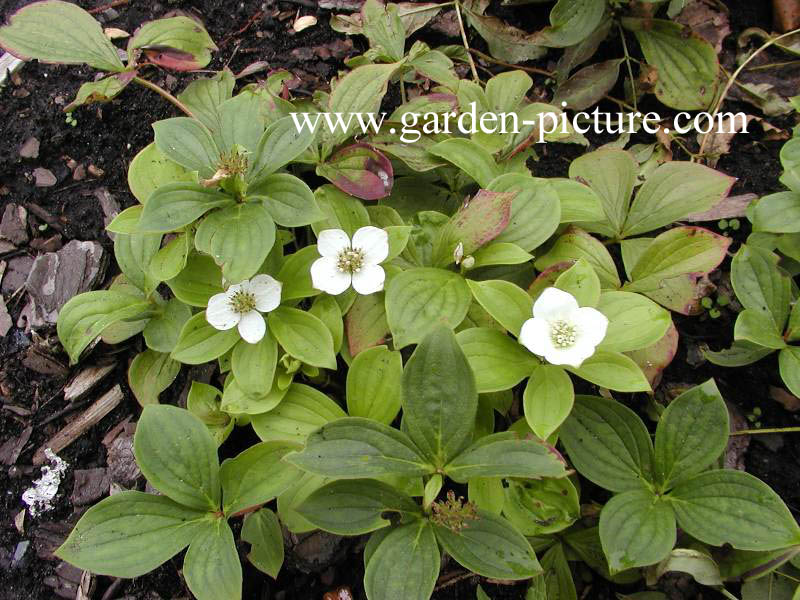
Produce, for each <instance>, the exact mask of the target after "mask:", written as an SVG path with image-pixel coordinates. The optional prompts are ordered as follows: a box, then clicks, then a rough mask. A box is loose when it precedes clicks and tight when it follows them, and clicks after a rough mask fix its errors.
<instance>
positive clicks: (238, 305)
mask: <svg viewBox="0 0 800 600" xmlns="http://www.w3.org/2000/svg"><path fill="white" fill-rule="evenodd" d="M230 304H231V308H232V309H233V311H234V312H237V313H239V314H241V315H243V314H245V313H249V312H250V311H251V310H255V308H256V297H255V296H254V295H253V294H251V293H250V292H244V291H242V290H239V291H238V292H236V293H235V294H233V297H232V298H231V299H230Z"/></svg>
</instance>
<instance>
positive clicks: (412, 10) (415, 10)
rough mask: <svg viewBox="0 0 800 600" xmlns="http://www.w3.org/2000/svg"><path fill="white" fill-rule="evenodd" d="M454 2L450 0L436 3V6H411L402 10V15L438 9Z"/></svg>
mask: <svg viewBox="0 0 800 600" xmlns="http://www.w3.org/2000/svg"><path fill="white" fill-rule="evenodd" d="M455 3H456V2H455V0H451V1H450V2H442V3H441V4H437V5H436V6H420V7H417V8H412V9H411V10H409V11H406V12H404V13H403V16H406V15H413V14H416V13H421V12H425V11H428V10H438V9H440V8H445V7H446V6H452V5H454V4H455Z"/></svg>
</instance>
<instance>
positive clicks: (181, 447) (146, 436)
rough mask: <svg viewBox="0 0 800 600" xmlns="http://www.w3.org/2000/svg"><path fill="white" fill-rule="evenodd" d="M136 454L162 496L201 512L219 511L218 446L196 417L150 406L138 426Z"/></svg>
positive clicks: (163, 405) (170, 407)
mask: <svg viewBox="0 0 800 600" xmlns="http://www.w3.org/2000/svg"><path fill="white" fill-rule="evenodd" d="M133 451H134V454H135V455H136V462H137V463H138V465H139V468H140V469H141V470H142V474H143V475H144V476H145V477H146V478H147V481H149V482H150V485H152V486H153V487H154V488H156V489H157V490H158V491H159V492H161V493H162V494H164V495H166V496H168V497H170V498H172V499H173V500H175V502H179V503H180V504H183V505H184V506H189V507H191V508H195V509H197V510H209V511H215V510H219V504H220V496H221V494H220V483H219V459H218V458H217V445H216V444H215V443H214V440H213V439H212V438H211V434H210V433H209V432H208V429H206V426H205V425H204V424H203V422H202V421H201V420H200V419H198V418H197V417H195V416H194V415H193V414H192V413H190V412H189V411H187V410H184V409H182V408H178V407H176V406H169V405H166V404H148V405H147V406H145V407H144V410H142V416H141V417H140V418H139V423H138V424H137V426H136V435H135V436H134V438H133Z"/></svg>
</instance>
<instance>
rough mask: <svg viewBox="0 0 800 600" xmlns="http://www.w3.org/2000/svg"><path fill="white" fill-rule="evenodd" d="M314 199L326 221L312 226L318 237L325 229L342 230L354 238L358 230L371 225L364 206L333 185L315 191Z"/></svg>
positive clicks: (316, 222)
mask: <svg viewBox="0 0 800 600" xmlns="http://www.w3.org/2000/svg"><path fill="white" fill-rule="evenodd" d="M314 197H315V198H316V200H317V204H318V205H319V207H320V209H321V210H322V212H323V213H324V214H325V219H324V220H322V221H315V222H314V223H313V224H312V229H313V230H314V233H315V234H316V235H319V232H320V231H324V230H325V229H341V230H343V231H344V232H345V233H346V234H347V235H348V236H350V237H352V236H353V234H354V233H355V232H356V231H357V230H359V229H360V228H362V227H364V226H366V225H369V224H370V220H369V214H368V213H367V209H366V208H365V207H364V204H363V203H362V202H361V201H360V200H359V199H358V198H354V197H353V196H350V195H349V194H345V193H344V192H343V191H341V190H340V189H338V188H336V187H334V186H332V185H327V184H326V185H321V186H320V187H318V188H317V189H316V190H315V192H314Z"/></svg>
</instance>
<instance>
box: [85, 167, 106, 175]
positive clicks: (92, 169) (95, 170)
mask: <svg viewBox="0 0 800 600" xmlns="http://www.w3.org/2000/svg"><path fill="white" fill-rule="evenodd" d="M87 171H89V175H91V176H92V177H102V176H103V175H105V173H106V172H105V171H103V169H101V168H100V167H97V166H95V165H89V168H88V169H87Z"/></svg>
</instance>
